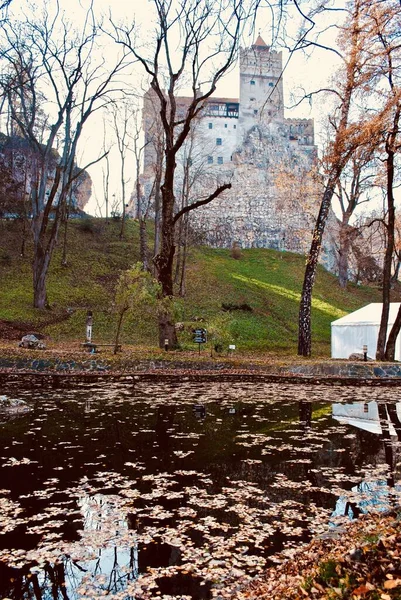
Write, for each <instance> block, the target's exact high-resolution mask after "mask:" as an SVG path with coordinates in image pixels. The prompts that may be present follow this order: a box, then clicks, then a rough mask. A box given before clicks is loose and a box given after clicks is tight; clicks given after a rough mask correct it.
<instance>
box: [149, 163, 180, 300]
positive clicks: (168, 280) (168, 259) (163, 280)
mask: <svg viewBox="0 0 401 600" xmlns="http://www.w3.org/2000/svg"><path fill="white" fill-rule="evenodd" d="M166 162H167V161H166ZM173 162H174V166H173V167H170V168H171V172H170V173H169V170H168V164H166V175H165V181H164V183H163V185H162V188H161V192H162V226H161V246H160V251H159V253H158V254H157V255H156V256H155V258H154V263H155V266H156V269H157V279H158V281H159V283H160V284H161V286H162V293H163V296H173V295H174V289H173V260H174V252H175V246H174V230H175V227H174V202H175V198H174V191H173V190H174V179H173V168H174V167H175V160H174V161H173ZM170 179H171V181H170Z"/></svg>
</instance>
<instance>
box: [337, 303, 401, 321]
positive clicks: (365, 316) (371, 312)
mask: <svg viewBox="0 0 401 600" xmlns="http://www.w3.org/2000/svg"><path fill="white" fill-rule="evenodd" d="M400 304H401V303H400V302H391V304H390V314H389V319H388V324H389V325H392V324H393V323H394V321H395V317H396V316H397V312H398V309H399V307H400ZM381 314H382V303H381V302H372V303H371V304H368V305H367V306H364V307H363V308H360V309H359V310H355V311H354V312H352V313H350V314H349V315H345V317H341V319H337V320H336V321H333V322H332V323H331V325H332V326H333V325H335V326H340V327H343V326H344V327H349V326H353V325H354V326H357V325H379V324H380V319H381Z"/></svg>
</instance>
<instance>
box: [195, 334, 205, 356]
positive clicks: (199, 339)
mask: <svg viewBox="0 0 401 600" xmlns="http://www.w3.org/2000/svg"><path fill="white" fill-rule="evenodd" d="M193 334H194V344H199V354H200V351H201V344H206V342H207V331H206V329H194V330H193Z"/></svg>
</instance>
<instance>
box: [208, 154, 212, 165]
mask: <svg viewBox="0 0 401 600" xmlns="http://www.w3.org/2000/svg"><path fill="white" fill-rule="evenodd" d="M207 164H208V165H212V164H213V156H208V157H207Z"/></svg>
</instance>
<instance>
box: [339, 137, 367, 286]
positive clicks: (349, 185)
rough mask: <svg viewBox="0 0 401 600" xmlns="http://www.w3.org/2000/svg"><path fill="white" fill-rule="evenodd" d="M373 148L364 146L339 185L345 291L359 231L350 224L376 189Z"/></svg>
mask: <svg viewBox="0 0 401 600" xmlns="http://www.w3.org/2000/svg"><path fill="white" fill-rule="evenodd" d="M375 151H376V148H375V147H374V146H373V145H368V146H365V145H364V146H361V147H360V148H358V149H357V150H356V151H355V153H354V154H353V156H352V157H351V159H350V161H349V163H348V165H347V166H346V168H345V169H344V171H343V173H342V175H341V177H340V178H339V181H338V184H337V198H338V201H339V205H340V210H341V221H340V232H339V243H338V282H339V285H340V287H341V288H346V287H347V283H348V279H349V260H350V253H351V249H352V246H353V242H354V241H355V239H356V238H357V237H358V236H359V234H360V230H359V228H358V227H356V225H355V224H353V225H352V224H351V218H352V217H353V215H354V214H355V211H356V209H357V208H359V207H361V205H362V204H364V203H366V202H369V200H370V199H371V196H370V192H371V191H373V187H374V185H375V177H376V172H375V169H374V167H375V165H374V160H373V155H374V154H375Z"/></svg>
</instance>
